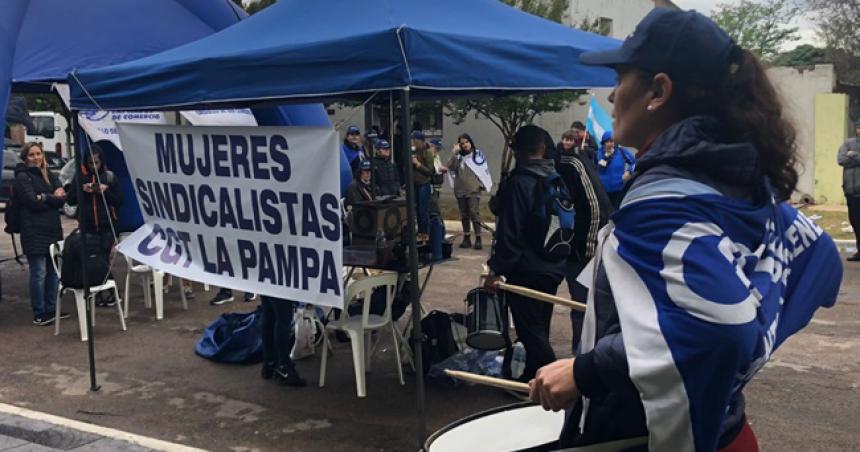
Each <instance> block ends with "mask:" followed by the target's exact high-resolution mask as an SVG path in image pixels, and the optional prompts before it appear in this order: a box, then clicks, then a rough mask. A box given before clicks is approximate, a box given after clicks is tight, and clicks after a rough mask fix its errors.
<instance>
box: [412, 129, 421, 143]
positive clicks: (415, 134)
mask: <svg viewBox="0 0 860 452" xmlns="http://www.w3.org/2000/svg"><path fill="white" fill-rule="evenodd" d="M409 137H410V138H412V139H413V140H422V141H423V140H424V132H422V131H420V130H413V131H412V134H410V135H409Z"/></svg>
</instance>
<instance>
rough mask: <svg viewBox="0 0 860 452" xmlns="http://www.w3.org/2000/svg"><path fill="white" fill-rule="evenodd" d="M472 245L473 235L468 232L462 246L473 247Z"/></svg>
mask: <svg viewBox="0 0 860 452" xmlns="http://www.w3.org/2000/svg"><path fill="white" fill-rule="evenodd" d="M471 247H472V236H470V235H468V234H466V235H465V236H463V243H461V244H460V248H471Z"/></svg>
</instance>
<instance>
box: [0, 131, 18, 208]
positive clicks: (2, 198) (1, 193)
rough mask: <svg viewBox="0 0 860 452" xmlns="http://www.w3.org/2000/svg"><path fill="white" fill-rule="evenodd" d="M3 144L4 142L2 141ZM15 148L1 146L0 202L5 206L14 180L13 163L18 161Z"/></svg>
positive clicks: (15, 163)
mask: <svg viewBox="0 0 860 452" xmlns="http://www.w3.org/2000/svg"><path fill="white" fill-rule="evenodd" d="M4 145H5V143H4ZM20 162H21V160H20V159H19V158H18V151H17V148H7V147H5V146H4V148H3V178H2V180H0V203H3V207H5V206H6V201H8V200H9V192H10V191H11V190H12V182H13V181H14V180H15V165H17V164H18V163H20Z"/></svg>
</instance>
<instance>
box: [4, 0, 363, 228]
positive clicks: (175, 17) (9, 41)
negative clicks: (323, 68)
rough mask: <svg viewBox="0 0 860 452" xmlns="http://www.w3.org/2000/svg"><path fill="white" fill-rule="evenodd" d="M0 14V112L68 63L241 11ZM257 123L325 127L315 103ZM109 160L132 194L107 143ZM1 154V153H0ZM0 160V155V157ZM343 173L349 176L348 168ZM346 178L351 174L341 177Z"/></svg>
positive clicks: (88, 9)
mask: <svg viewBox="0 0 860 452" xmlns="http://www.w3.org/2000/svg"><path fill="white" fill-rule="evenodd" d="M3 8H4V10H3V14H2V15H0V117H4V116H5V111H6V108H7V103H8V101H9V95H10V92H35V93H50V92H51V85H52V83H53V82H62V83H65V82H66V77H67V76H68V73H69V72H71V71H72V70H74V69H91V68H97V67H101V66H106V65H110V64H117V63H121V62H124V61H130V60H134V59H137V58H142V57H145V56H148V55H152V54H155V53H158V52H161V51H164V50H167V49H171V48H174V47H176V46H179V45H182V44H187V43H189V42H192V41H195V40H198V39H200V38H203V37H205V36H209V35H211V34H212V33H214V32H216V31H219V30H222V29H224V28H226V27H228V26H230V25H233V24H235V23H236V22H238V21H240V20H242V19H243V18H245V17H247V14H246V13H245V12H244V11H243V10H242V9H241V8H239V7H238V6H236V5H235V4H234V3H233V2H232V1H226V0H165V1H157V2H153V1H151V0H123V1H116V0H5V1H4V2H3ZM255 114H256V116H257V120H258V122H259V123H260V124H261V125H282V124H292V125H327V124H328V123H329V122H328V117H327V115H326V114H325V111H324V110H323V108H322V107H321V106H320V105H308V106H299V105H297V106H292V107H289V108H283V109H281V108H277V109H276V108H271V109H259V110H256V111H255ZM106 147H107V148H108V149H107V151H106V152H107V155H106V156H105V159H106V163H107V165H108V166H109V167H110V168H111V169H112V170H113V171H114V172H116V173H117V175H118V176H119V177H120V180H121V181H123V184H122V185H123V191H124V194H125V197H126V199H129V200H134V199H135V197H134V191H133V190H132V187H131V184H130V182H129V179H128V177H127V176H128V169H127V168H126V166H125V161H124V159H123V158H122V155H121V154H120V153H119V152H118V151H116V150H115V149H114V148H113V146H106ZM0 159H2V154H0ZM0 163H2V160H0ZM346 177H347V178H349V177H350V174H349V172H348V171H347V172H346ZM346 182H347V183H348V182H349V179H346ZM119 213H120V215H119V216H120V222H119V223H120V224H119V225H118V226H119V228H120V230H133V229H135V228H136V227H138V226H140V224H141V223H142V217H141V214H140V208H139V206H138V205H137V203H135V202H128V203H125V204H124V206H123V207H122V209H121V210H120V212H119Z"/></svg>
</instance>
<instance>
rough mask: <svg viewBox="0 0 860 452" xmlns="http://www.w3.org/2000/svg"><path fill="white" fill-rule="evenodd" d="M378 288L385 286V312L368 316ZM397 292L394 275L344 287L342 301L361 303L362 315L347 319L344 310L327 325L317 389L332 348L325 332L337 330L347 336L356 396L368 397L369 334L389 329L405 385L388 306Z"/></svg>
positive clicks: (396, 336)
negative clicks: (360, 301) (338, 317)
mask: <svg viewBox="0 0 860 452" xmlns="http://www.w3.org/2000/svg"><path fill="white" fill-rule="evenodd" d="M377 287H385V295H386V297H385V312H383V314H382V315H377V314H371V313H370V305H371V302H370V300H371V295H372V294H373V290H374V289H376V288H377ZM396 290H397V274H396V273H384V274H381V275H376V276H369V277H366V278H362V279H359V280H357V281H354V282H352V283H351V284H350V285H349V286H347V289H346V298H345V299H346V300H347V306H348V305H349V302H352V301H353V300H357V299H362V300H363V306H362V310H361V316H355V317H349V315H348V314H347V310H346V309H344V311H343V312H342V313H341V318H340V319H338V320H333V321H331V322H329V323H328V325H326V334H323V340H324V346H323V353H322V363H321V364H320V381H319V385H320V387H323V386H325V375H326V365H327V364H328V354H329V349H330V348H331V345H330V343H329V338H328V332H329V331H337V330H340V331H344V332H346V333H347V334H348V335H349V339H350V343H351V345H352V361H353V366H354V368H355V385H356V391H357V392H358V396H359V397H365V396H366V395H367V390H366V384H365V371H366V370H368V369H370V359H371V355H372V354H373V353H372V351H373V346H372V344H371V338H370V332H371V331H373V330H382V329H388V331H390V332H391V338H392V340H393V341H394V347H393V349H394V356H395V361H396V365H397V376H398V377H399V378H400V384H401V385H402V384H405V383H404V381H403V369H402V367H401V363H400V334H399V333H398V332H397V330H396V328H395V327H394V322H392V321H391V304H392V303H393V302H394V293H395V291H396Z"/></svg>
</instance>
